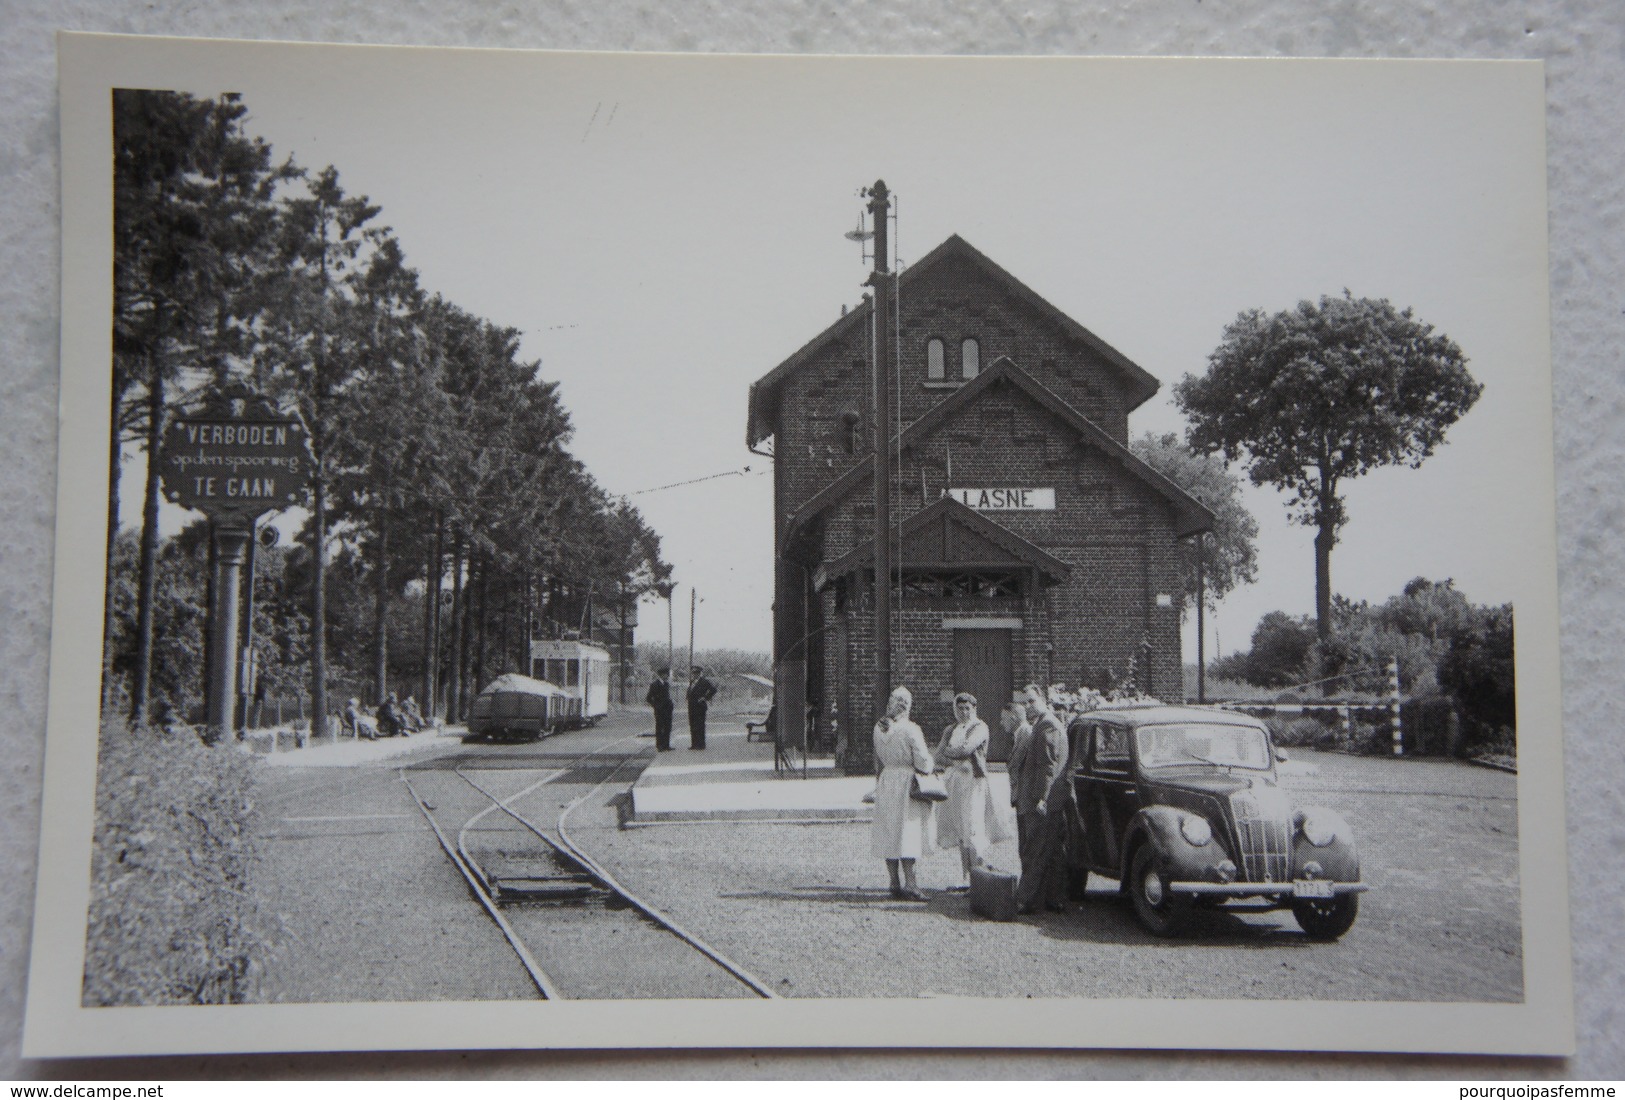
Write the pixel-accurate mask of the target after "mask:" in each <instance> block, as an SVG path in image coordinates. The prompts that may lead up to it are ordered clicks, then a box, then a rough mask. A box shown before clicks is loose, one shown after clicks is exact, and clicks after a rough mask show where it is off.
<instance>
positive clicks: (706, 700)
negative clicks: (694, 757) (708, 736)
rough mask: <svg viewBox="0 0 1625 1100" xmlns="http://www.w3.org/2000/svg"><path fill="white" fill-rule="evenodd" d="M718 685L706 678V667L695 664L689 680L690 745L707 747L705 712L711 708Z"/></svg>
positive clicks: (690, 746)
mask: <svg viewBox="0 0 1625 1100" xmlns="http://www.w3.org/2000/svg"><path fill="white" fill-rule="evenodd" d="M716 693H717V686H716V685H715V684H713V683H712V682H711V681H710V680H707V679H706V678H705V669H703V668H701V667H700V666H699V665H695V666H694V668H693V669H692V671H691V672H690V676H689V682H688V747H689V748H691V749H703V748H705V712H706V711H708V710H710V709H711V697H712V696H713V695H715V694H716Z"/></svg>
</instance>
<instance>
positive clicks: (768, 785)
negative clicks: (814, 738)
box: [624, 721, 875, 827]
mask: <svg viewBox="0 0 1625 1100" xmlns="http://www.w3.org/2000/svg"><path fill="white" fill-rule="evenodd" d="M687 741H688V736H687V731H686V730H683V729H681V728H679V729H677V730H676V731H674V732H673V735H672V742H673V746H672V750H671V751H670V752H661V753H656V754H655V758H654V761H653V762H652V763H651V764H650V765H649V766H648V767H647V768H645V769H644V770H643V774H642V775H641V776H639V777H638V780H637V782H636V783H634V784H633V786H632V796H631V798H630V799H629V800H628V803H627V812H626V817H625V819H624V824H625V825H627V826H628V827H636V826H640V825H671V824H695V823H701V822H708V821H780V822H783V821H868V820H869V819H870V817H871V816H872V814H871V809H870V806H869V805H868V803H866V802H864V800H863V799H864V796H865V795H867V794H869V793H870V792H872V791H873V790H874V789H875V780H874V777H873V776H868V775H859V776H848V775H844V774H843V773H842V772H841V771H840V769H839V768H837V767H836V766H835V761H834V760H832V759H830V758H829V757H813V758H811V759H809V760H808V761H807V767H806V770H805V778H803V771H802V769H801V768H800V767H797V768H795V769H794V770H793V771H781V772H775V771H774V769H773V743H772V742H770V741H769V742H762V741H749V740H747V739H746V737H745V731H744V729H743V728H740V727H737V726H735V724H734V723H732V722H727V721H724V722H722V723H715V724H714V725H713V728H712V730H711V731H710V733H709V736H707V738H706V747H705V749H704V750H703V751H700V752H695V751H693V750H691V749H690V748H689V747H688V744H687Z"/></svg>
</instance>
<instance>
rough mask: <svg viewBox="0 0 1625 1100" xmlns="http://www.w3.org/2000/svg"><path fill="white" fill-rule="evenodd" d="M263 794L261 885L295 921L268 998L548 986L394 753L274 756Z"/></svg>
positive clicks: (438, 996)
mask: <svg viewBox="0 0 1625 1100" xmlns="http://www.w3.org/2000/svg"><path fill="white" fill-rule="evenodd" d="M257 797H258V802H259V815H260V827H261V839H260V843H259V848H260V854H261V865H260V873H259V874H258V875H257V877H256V880H255V887H256V894H257V899H258V902H259V904H260V906H261V909H262V911H263V912H265V913H267V914H270V915H272V916H273V917H274V918H275V919H276V920H277V922H278V924H279V925H280V927H281V929H282V932H283V934H282V937H281V944H280V947H279V949H278V950H277V952H276V954H275V955H274V956H273V957H272V958H270V959H269V960H267V964H266V967H265V977H264V981H263V988H262V994H261V997H260V999H261V1000H267V1001H283V1002H295V1003H303V1004H308V1003H323V1002H348V1001H421V1000H456V1001H474V1000H529V999H534V998H535V996H536V989H535V986H534V985H532V984H531V982H530V979H529V978H528V977H527V976H526V974H525V971H524V970H523V968H522V967H521V966H520V965H519V963H518V960H517V959H516V958H515V957H514V953H513V950H512V949H511V948H510V947H509V946H508V942H507V940H505V939H504V938H503V937H502V933H501V932H500V931H499V930H498V929H497V927H496V925H495V924H493V923H492V922H491V920H490V919H489V918H488V917H487V916H486V915H485V914H484V913H483V912H481V911H480V909H479V908H478V906H477V904H476V903H475V902H474V901H473V900H472V899H471V898H470V897H469V893H468V887H467V885H466V884H465V883H464V881H463V879H462V877H461V876H460V875H459V874H458V872H457V871H456V870H455V869H454V868H453V866H452V865H451V863H450V861H449V860H447V858H446V857H445V855H444V854H443V853H442V852H441V850H440V845H439V843H438V842H437V841H436V840H435V837H434V833H433V832H432V831H431V830H430V828H429V826H428V824H427V823H426V822H425V821H424V820H423V817H422V815H421V814H420V812H419V811H418V808H417V805H416V804H415V803H414V802H413V801H412V798H411V796H410V795H409V794H408V793H407V791H406V787H405V786H404V785H403V784H402V783H401V781H400V778H399V775H398V774H397V770H396V768H395V767H393V766H390V765H388V764H374V765H372V766H366V767H350V768H330V769H323V770H321V771H320V772H319V773H317V772H313V771H312V770H311V769H305V768H265V769H262V770H261V772H260V775H259V787H258V794H257ZM335 806H337V807H340V808H339V809H338V812H337V813H335V812H334V810H335Z"/></svg>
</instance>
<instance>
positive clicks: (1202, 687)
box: [1196, 531, 1207, 705]
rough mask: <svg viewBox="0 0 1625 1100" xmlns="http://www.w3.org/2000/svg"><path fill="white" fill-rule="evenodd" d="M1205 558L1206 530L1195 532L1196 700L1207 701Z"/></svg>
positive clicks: (1199, 702) (1199, 701) (1198, 701)
mask: <svg viewBox="0 0 1625 1100" xmlns="http://www.w3.org/2000/svg"><path fill="white" fill-rule="evenodd" d="M1206 558H1207V532H1205V531H1198V532H1196V702H1197V703H1198V704H1199V705H1200V704H1202V703H1206V702H1207V650H1206V648H1205V647H1206V644H1207V585H1206V577H1205V576H1204V575H1203V569H1202V567H1203V565H1204V563H1205V559H1206Z"/></svg>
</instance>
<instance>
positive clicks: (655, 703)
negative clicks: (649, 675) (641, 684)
mask: <svg viewBox="0 0 1625 1100" xmlns="http://www.w3.org/2000/svg"><path fill="white" fill-rule="evenodd" d="M643 701H644V702H645V703H648V704H649V706H650V707H651V708H653V710H654V712H655V751H656V752H670V751H671V713H672V711H673V710H675V709H676V704H674V703H673V702H672V701H671V669H669V668H661V669H656V670H655V679H654V683H652V684H650V685H649V693H648V694H647V695H645V696H644V697H643Z"/></svg>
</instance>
